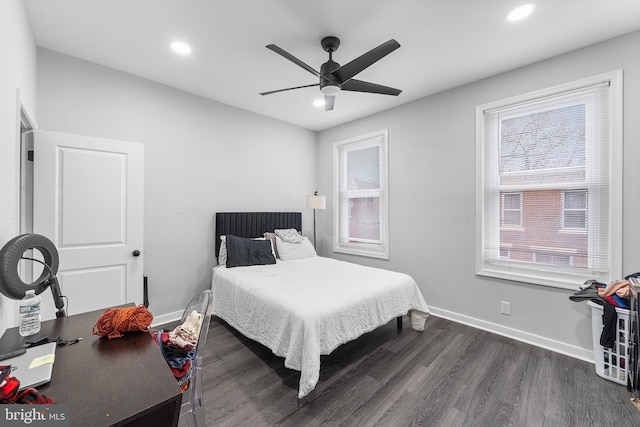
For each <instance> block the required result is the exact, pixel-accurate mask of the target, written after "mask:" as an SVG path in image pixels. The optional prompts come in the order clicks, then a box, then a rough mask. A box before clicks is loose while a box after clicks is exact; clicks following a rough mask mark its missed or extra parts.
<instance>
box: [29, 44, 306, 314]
mask: <svg viewBox="0 0 640 427" xmlns="http://www.w3.org/2000/svg"><path fill="white" fill-rule="evenodd" d="M38 121H39V126H40V128H41V129H48V130H56V131H61V132H68V133H76V134H81V135H92V136H98V137H104V138H112V139H120V140H126V141H135V142H140V143H143V144H144V146H145V147H144V149H145V174H144V175H145V201H144V202H145V203H144V209H145V215H144V219H145V229H144V242H145V253H144V257H145V258H144V263H145V268H144V270H145V274H146V275H147V276H148V277H149V288H150V292H149V299H150V303H151V304H150V307H149V309H150V311H151V312H152V313H153V314H154V316H155V318H156V320H157V319H164V318H166V316H171V314H172V313H174V314H176V312H179V313H180V314H181V311H182V310H183V309H184V307H185V306H186V304H187V302H188V301H189V299H190V298H191V297H192V296H193V295H195V294H196V293H197V292H198V291H201V290H203V289H205V288H208V287H209V286H210V282H211V268H212V267H213V266H214V265H215V262H214V241H213V240H214V225H215V223H214V215H215V212H223V211H287V210H291V211H301V212H303V231H304V232H305V233H307V234H309V233H312V232H313V231H312V218H313V217H312V212H311V211H307V210H306V209H305V202H306V199H305V196H306V195H307V194H312V193H313V191H314V190H315V182H316V170H315V158H316V137H317V135H316V133H315V132H312V131H309V130H305V129H302V128H299V127H296V126H293V125H289V124H286V123H284V122H281V121H277V120H274V119H270V118H267V117H264V116H260V115H257V114H254V113H250V112H247V111H244V110H240V109H237V108H234V107H230V106H227V105H224V104H221V103H218V102H214V101H211V100H207V99H204V98H201V97H198V96H195V95H192V94H188V93H185V92H181V91H179V90H176V89H172V88H169V87H167V86H164V85H161V84H157V83H154V82H151V81H148V80H144V79H140V78H137V77H134V76H132V75H129V74H125V73H122V72H118V71H115V70H113V69H109V68H106V67H103V66H100V65H96V64H93V63H90V62H86V61H82V60H79V59H76V58H72V57H69V56H65V55H62V54H59V53H56V52H52V51H49V50H44V49H39V50H38ZM70 303H71V304H72V303H73V302H70ZM163 316H164V317H163ZM154 322H155V320H154Z"/></svg>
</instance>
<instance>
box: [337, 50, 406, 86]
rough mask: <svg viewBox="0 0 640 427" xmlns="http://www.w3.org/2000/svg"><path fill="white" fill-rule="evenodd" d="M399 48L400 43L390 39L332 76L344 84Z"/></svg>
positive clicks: (339, 69)
mask: <svg viewBox="0 0 640 427" xmlns="http://www.w3.org/2000/svg"><path fill="white" fill-rule="evenodd" d="M399 47H400V43H398V42H397V41H395V40H394V39H391V40H389V41H387V42H384V43H382V44H381V45H380V46H378V47H374V48H373V49H371V50H370V51H369V52H367V53H365V54H362V55H360V56H359V57H357V58H356V59H354V60H353V61H351V62H349V63H347V64H345V65H343V66H342V67H340V68H338V69H337V70H336V71H334V72H333V73H332V74H333V75H334V76H336V77H337V78H338V79H339V80H340V81H341V82H342V83H345V82H346V81H347V80H349V79H350V78H351V77H353V76H355V75H356V74H358V73H359V72H360V71H362V70H364V69H365V68H367V67H368V66H370V65H371V64H373V63H375V62H377V61H379V60H381V59H382V58H384V57H385V56H387V55H388V54H390V53H391V52H393V51H394V50H396V49H397V48H399Z"/></svg>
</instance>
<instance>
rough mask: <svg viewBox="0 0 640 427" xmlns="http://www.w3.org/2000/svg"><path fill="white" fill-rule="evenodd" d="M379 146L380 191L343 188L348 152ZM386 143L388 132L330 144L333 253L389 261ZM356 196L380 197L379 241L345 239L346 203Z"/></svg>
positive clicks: (387, 152)
mask: <svg viewBox="0 0 640 427" xmlns="http://www.w3.org/2000/svg"><path fill="white" fill-rule="evenodd" d="M372 147H378V150H379V156H380V157H379V166H380V170H379V174H380V175H379V179H380V188H378V189H367V190H348V189H347V188H346V179H345V176H346V172H347V163H346V160H345V159H346V155H347V154H348V153H349V152H352V151H356V150H362V149H367V148H372ZM388 177H389V143H388V129H382V130H379V131H376V132H371V133H368V134H365V135H361V136H357V137H354V138H350V139H347V140H344V141H340V142H336V143H334V144H333V181H334V182H333V187H334V191H333V224H334V232H333V251H334V252H339V253H346V254H352V255H360V256H366V257H372V258H381V259H389V178H388ZM357 197H379V198H380V230H379V231H380V239H379V240H378V241H369V240H366V239H352V240H350V241H346V240H345V238H344V234H345V232H344V230H345V227H346V229H348V222H349V221H348V213H349V211H348V209H349V208H348V205H347V204H346V200H348V199H349V198H357Z"/></svg>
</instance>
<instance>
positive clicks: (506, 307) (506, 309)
mask: <svg viewBox="0 0 640 427" xmlns="http://www.w3.org/2000/svg"><path fill="white" fill-rule="evenodd" d="M500 313H502V314H506V315H507V316H511V303H510V302H508V301H500Z"/></svg>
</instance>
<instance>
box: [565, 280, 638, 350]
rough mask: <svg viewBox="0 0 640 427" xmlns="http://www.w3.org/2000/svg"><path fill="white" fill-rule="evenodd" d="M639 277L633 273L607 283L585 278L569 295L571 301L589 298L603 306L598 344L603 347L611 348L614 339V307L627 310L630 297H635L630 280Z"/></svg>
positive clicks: (615, 315)
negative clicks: (578, 287) (576, 289)
mask: <svg viewBox="0 0 640 427" xmlns="http://www.w3.org/2000/svg"><path fill="white" fill-rule="evenodd" d="M639 277H640V273H634V274H631V275H629V276H627V277H625V279H624V280H616V281H615V282H613V283H610V284H608V285H606V284H604V283H600V282H598V281H597V280H587V281H586V282H585V283H584V285H582V286H581V287H580V289H579V290H578V291H576V292H575V293H574V294H573V295H571V296H570V297H569V299H570V300H571V301H585V300H589V301H592V302H594V303H596V304H600V305H602V306H603V315H602V320H603V323H602V324H603V328H602V334H601V336H600V345H601V346H603V347H605V348H613V346H614V345H615V341H616V322H617V321H618V313H617V312H616V308H623V309H626V310H628V309H629V308H630V297H631V296H633V298H634V299H636V297H637V295H636V291H635V289H634V288H633V286H632V284H631V282H630V280H634V279H637V278H639Z"/></svg>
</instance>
